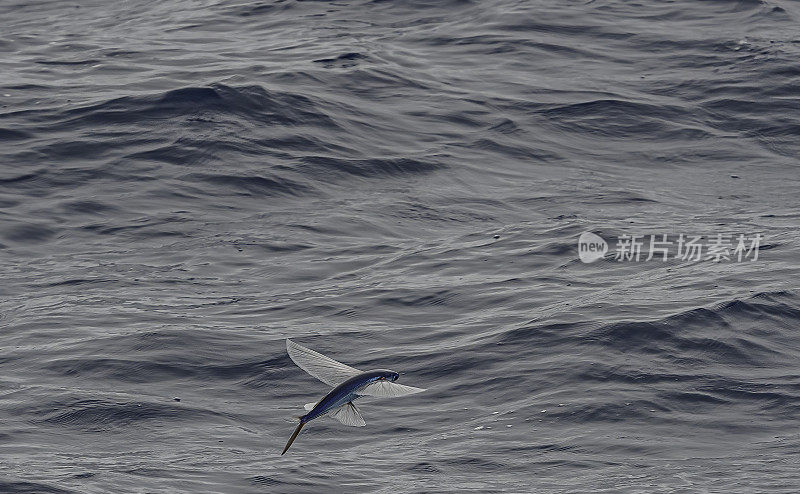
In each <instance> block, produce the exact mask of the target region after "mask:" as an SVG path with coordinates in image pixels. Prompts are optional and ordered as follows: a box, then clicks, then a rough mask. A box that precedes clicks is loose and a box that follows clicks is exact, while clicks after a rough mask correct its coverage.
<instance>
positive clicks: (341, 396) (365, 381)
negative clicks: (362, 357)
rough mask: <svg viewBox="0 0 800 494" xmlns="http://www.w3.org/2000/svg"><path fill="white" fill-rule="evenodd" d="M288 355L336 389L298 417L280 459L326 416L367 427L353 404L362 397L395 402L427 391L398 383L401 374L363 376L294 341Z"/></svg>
mask: <svg viewBox="0 0 800 494" xmlns="http://www.w3.org/2000/svg"><path fill="white" fill-rule="evenodd" d="M286 351H287V352H288V353H289V357H290V358H291V359H292V360H293V361H294V363H295V364H297V366H298V367H300V368H301V369H303V370H304V371H306V372H308V373H309V374H311V375H312V376H314V377H316V378H317V379H319V380H320V381H322V382H324V383H326V384H328V385H330V386H333V389H332V390H331V391H330V392H328V394H326V395H325V396H324V397H322V399H321V400H319V401H318V402H316V403H308V404H306V406H305V409H306V410H308V413H306V414H305V415H302V416H300V417H299V419H300V423H299V424H297V427H296V428H295V430H294V433H292V436H291V437H290V438H289V441H288V442H287V443H286V447H284V448H283V453H281V455H283V454H284V453H286V451H287V450H288V449H289V447H290V446H291V445H292V443H293V442H294V440H295V439H296V438H297V436H298V435H299V434H300V431H301V430H302V429H303V427H304V426H305V425H306V424H307V423H309V422H310V421H312V420H314V419H316V418H319V417H322V416H323V415H327V416H329V417H332V418H334V419H336V420H338V421H339V422H341V423H342V424H344V425H349V426H353V427H363V426H365V425H367V423H366V422H365V421H364V418H363V417H362V416H361V413H360V412H359V411H358V409H357V408H356V406H355V405H354V404H353V401H355V400H357V399H358V398H360V397H361V396H374V397H384V398H393V397H398V396H405V395H409V394H413V393H419V392H421V391H425V390H424V389H422V388H415V387H413V386H406V385H403V384H398V383H396V382H395V381H397V379H398V378H399V377H400V374H398V373H397V372H395V371H392V370H388V369H376V370H371V371H367V372H363V371H360V370H358V369H356V368H354V367H350V366H349V365H345V364H343V363H341V362H337V361H336V360H333V359H332V358H329V357H326V356H324V355H322V354H320V353H317V352H315V351H314V350H310V349H308V348H306V347H304V346H301V345H298V344H297V343H295V342H293V341H291V340H286Z"/></svg>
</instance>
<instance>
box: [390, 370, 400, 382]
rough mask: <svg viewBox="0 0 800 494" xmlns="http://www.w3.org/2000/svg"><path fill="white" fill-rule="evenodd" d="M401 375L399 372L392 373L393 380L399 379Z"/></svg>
mask: <svg viewBox="0 0 800 494" xmlns="http://www.w3.org/2000/svg"><path fill="white" fill-rule="evenodd" d="M399 377H400V374H398V373H397V372H395V373H394V374H392V381H397V379H398V378H399Z"/></svg>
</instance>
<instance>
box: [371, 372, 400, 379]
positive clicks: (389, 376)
mask: <svg viewBox="0 0 800 494" xmlns="http://www.w3.org/2000/svg"><path fill="white" fill-rule="evenodd" d="M376 372H379V373H380V376H379V377H378V380H379V381H397V380H398V379H400V374H399V373H398V372H395V371H393V370H388V369H381V370H379V371H376Z"/></svg>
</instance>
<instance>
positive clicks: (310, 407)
mask: <svg viewBox="0 0 800 494" xmlns="http://www.w3.org/2000/svg"><path fill="white" fill-rule="evenodd" d="M315 406H317V402H316V401H312V402H311V403H306V404H305V405H303V408H305V409H306V410H313V409H314V407H315Z"/></svg>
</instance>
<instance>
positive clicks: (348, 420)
mask: <svg viewBox="0 0 800 494" xmlns="http://www.w3.org/2000/svg"><path fill="white" fill-rule="evenodd" d="M329 415H330V416H331V417H333V418H335V419H336V420H338V421H339V422H341V423H343V424H344V425H349V426H351V427H364V426H365V425H367V423H366V422H365V421H364V417H362V416H361V413H360V412H359V411H358V408H356V406H355V405H353V402H352V401H348V402H347V404H346V405H344V406H341V407H339V408H337V409H336V410H334V411H333V412H331V413H330V414H329Z"/></svg>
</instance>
